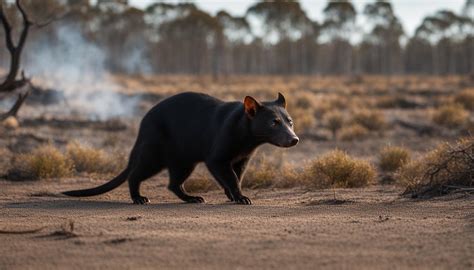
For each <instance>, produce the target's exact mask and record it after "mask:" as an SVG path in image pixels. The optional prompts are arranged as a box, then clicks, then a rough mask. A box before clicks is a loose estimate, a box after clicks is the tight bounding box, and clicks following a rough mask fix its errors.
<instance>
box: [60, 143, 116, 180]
mask: <svg viewBox="0 0 474 270" xmlns="http://www.w3.org/2000/svg"><path fill="white" fill-rule="evenodd" d="M66 152H67V156H68V157H69V158H70V159H71V160H72V162H73V164H74V168H75V169H76V171H77V172H87V173H111V172H116V171H117V169H118V168H117V167H118V166H117V165H118V164H117V161H116V159H113V158H112V157H111V156H109V155H107V153H105V152H104V151H103V150H100V149H95V148H92V147H90V146H85V145H82V144H80V143H78V142H72V143H69V144H68V145H67V147H66ZM120 163H122V162H120ZM120 165H121V164H120Z"/></svg>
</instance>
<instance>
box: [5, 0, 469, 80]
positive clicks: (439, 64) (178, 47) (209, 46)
mask: <svg viewBox="0 0 474 270" xmlns="http://www.w3.org/2000/svg"><path fill="white" fill-rule="evenodd" d="M0 1H3V6H4V10H5V13H6V14H7V16H9V17H10V18H11V21H12V24H13V25H14V24H15V23H19V22H20V20H19V19H18V18H19V14H17V12H16V10H15V8H14V4H13V3H10V2H9V1H4V0H0ZM23 2H24V6H25V9H26V10H27V11H28V12H29V13H30V14H32V16H33V17H34V18H41V19H44V18H51V17H54V16H58V14H64V16H61V18H60V21H59V22H58V23H54V24H50V25H48V26H46V27H45V29H42V30H41V32H39V31H35V30H32V32H31V35H30V37H29V40H28V44H27V47H29V48H41V46H42V45H44V44H54V43H55V42H60V37H59V35H61V33H64V31H58V29H59V28H64V27H68V30H67V31H75V32H80V33H81V35H82V36H83V37H84V38H85V39H86V40H87V41H89V42H91V43H92V44H95V45H96V46H97V47H98V48H100V49H101V50H102V51H103V52H104V53H105V55H106V66H107V69H108V70H109V71H111V72H114V73H127V74H134V73H144V72H146V73H153V74H213V75H214V76H219V75H226V74H336V75H342V74H344V75H346V74H385V75H391V74H436V75H445V74H470V73H474V0H466V3H465V5H464V7H463V10H462V11H461V12H459V13H456V12H454V11H450V10H440V11H438V12H436V13H434V14H430V15H428V16H427V17H425V18H424V19H423V21H422V22H420V25H419V26H418V27H417V29H416V31H415V33H414V34H413V35H412V36H408V35H407V33H406V32H405V31H404V29H403V27H402V24H401V22H400V19H399V18H398V17H397V16H396V14H395V11H394V8H393V6H392V4H391V3H390V2H388V1H374V2H372V3H369V4H367V5H366V6H365V7H364V9H363V10H362V12H361V13H357V11H356V9H355V8H354V5H353V3H352V2H351V1H328V2H327V4H326V6H325V8H324V11H323V14H324V15H323V18H321V20H319V21H315V20H312V19H310V18H309V17H308V16H307V14H306V12H305V10H304V9H303V8H302V6H301V5H300V3H298V2H297V1H272V2H266V1H263V2H258V3H255V4H254V5H252V6H251V7H249V8H248V10H247V12H246V13H245V15H244V16H242V17H235V16H232V15H230V14H229V13H228V12H226V11H220V12H218V13H217V14H216V15H211V14H209V13H207V12H205V11H204V10H201V9H199V8H198V7H197V6H196V5H194V4H192V3H179V4H168V3H154V4H151V5H150V6H148V7H147V8H145V9H143V10H142V9H137V8H135V7H132V6H130V5H129V4H128V3H127V1H126V0H117V1H107V0H98V1H97V2H96V3H95V4H91V3H90V2H89V1H88V0H66V1H60V0H42V1H35V0H25V1H23ZM358 16H362V17H363V18H364V21H365V22H366V25H364V26H365V29H364V27H361V26H360V25H358V24H357V18H358ZM0 34H1V35H4V33H0ZM0 46H2V47H0V57H1V58H0V61H1V62H2V64H5V62H4V59H5V58H6V57H5V53H6V48H5V47H4V45H0ZM72 49H73V48H72ZM36 52H37V50H34V49H27V50H26V51H25V58H26V59H28V55H32V54H35V53H36ZM131 63H133V64H131ZM145 67H146V68H145Z"/></svg>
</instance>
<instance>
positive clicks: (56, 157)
mask: <svg viewBox="0 0 474 270" xmlns="http://www.w3.org/2000/svg"><path fill="white" fill-rule="evenodd" d="M73 168H74V166H73V162H72V161H71V160H70V159H69V158H68V157H67V156H66V155H64V154H63V153H61V151H59V150H58V149H57V148H55V147H54V146H52V145H44V146H40V147H39V148H37V149H35V150H33V151H32V152H31V153H28V154H21V155H20V156H18V157H17V158H16V159H15V160H14V161H13V164H12V166H11V168H10V170H9V171H8V179H10V180H38V179H46V178H60V177H66V176H70V175H72V172H73Z"/></svg>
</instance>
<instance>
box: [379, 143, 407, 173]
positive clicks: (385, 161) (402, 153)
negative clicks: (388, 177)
mask: <svg viewBox="0 0 474 270" xmlns="http://www.w3.org/2000/svg"><path fill="white" fill-rule="evenodd" d="M409 161H410V151H409V150H408V149H406V148H403V147H398V146H387V147H384V148H383V149H382V150H381V151H380V154H379V166H380V169H381V170H382V171H384V172H394V171H396V170H398V169H399V168H400V167H402V166H403V165H405V164H407V163H408V162H409Z"/></svg>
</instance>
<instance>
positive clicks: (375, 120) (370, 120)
mask: <svg viewBox="0 0 474 270" xmlns="http://www.w3.org/2000/svg"><path fill="white" fill-rule="evenodd" d="M352 122H353V123H355V124H359V125H361V126H363V127H365V128H366V129H368V130H370V131H381V130H383V129H385V127H386V126H387V123H386V122H385V118H384V116H383V114H382V113H381V112H380V111H378V110H359V111H356V112H354V114H353V116H352Z"/></svg>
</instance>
